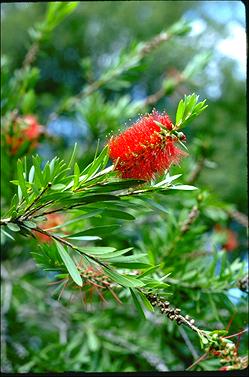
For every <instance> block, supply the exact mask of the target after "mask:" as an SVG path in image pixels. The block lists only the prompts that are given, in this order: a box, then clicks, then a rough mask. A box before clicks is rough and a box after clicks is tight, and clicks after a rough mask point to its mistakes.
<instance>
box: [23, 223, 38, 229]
mask: <svg viewBox="0 0 249 377" xmlns="http://www.w3.org/2000/svg"><path fill="white" fill-rule="evenodd" d="M23 224H24V225H25V226H27V227H28V228H31V229H34V228H36V223H35V222H33V221H24V222H23Z"/></svg>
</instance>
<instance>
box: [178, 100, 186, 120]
mask: <svg viewBox="0 0 249 377" xmlns="http://www.w3.org/2000/svg"><path fill="white" fill-rule="evenodd" d="M184 110H185V103H184V102H183V100H182V99H181V101H180V102H179V104H178V107H177V112H176V126H178V125H179V124H180V123H182V117H183V114H184Z"/></svg>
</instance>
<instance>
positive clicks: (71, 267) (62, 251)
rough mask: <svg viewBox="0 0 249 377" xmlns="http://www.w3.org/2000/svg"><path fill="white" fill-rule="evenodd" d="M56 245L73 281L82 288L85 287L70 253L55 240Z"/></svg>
mask: <svg viewBox="0 0 249 377" xmlns="http://www.w3.org/2000/svg"><path fill="white" fill-rule="evenodd" d="M55 244H56V247H57V250H58V252H59V254H60V256H61V259H62V260H63V262H64V263H65V266H66V268H67V270H68V272H69V274H70V276H71V277H72V279H73V281H74V282H75V283H76V284H77V285H79V286H80V287H82V285H83V283H82V279H81V276H80V273H79V271H78V269H77V267H76V265H75V263H74V261H73V260H72V258H71V257H70V256H69V254H68V252H67V251H66V250H65V249H64V247H63V246H62V245H61V244H60V243H59V242H58V241H56V240H55Z"/></svg>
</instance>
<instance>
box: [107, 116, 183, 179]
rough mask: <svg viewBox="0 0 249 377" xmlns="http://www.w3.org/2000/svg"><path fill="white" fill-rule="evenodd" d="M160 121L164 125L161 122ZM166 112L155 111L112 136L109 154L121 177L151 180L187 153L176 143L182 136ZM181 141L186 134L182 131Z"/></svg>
mask: <svg viewBox="0 0 249 377" xmlns="http://www.w3.org/2000/svg"><path fill="white" fill-rule="evenodd" d="M155 121H156V122H159V123H160V124H161V125H158V124H157V123H155ZM172 131H173V124H172V122H171V120H170V118H169V116H168V115H167V114H166V113H163V114H159V113H158V112H156V111H153V112H152V113H151V114H148V115H145V116H144V117H142V118H141V119H139V120H138V121H137V122H136V123H134V124H133V125H132V126H131V127H129V128H128V129H127V130H125V131H124V132H122V133H121V134H119V135H117V136H113V137H111V139H110V141H109V143H108V147H109V156H110V158H111V159H112V161H113V162H114V164H115V170H117V171H118V172H119V173H120V175H121V177H122V178H134V179H143V180H150V179H152V178H154V177H155V174H157V173H159V174H161V173H163V171H164V170H166V169H168V168H169V167H170V165H171V164H176V163H178V162H179V161H180V158H181V157H182V156H186V155H187V154H186V153H185V152H183V151H182V150H181V149H178V148H177V147H176V146H175V143H176V142H177V141H179V138H178V137H177V136H176V135H175V134H173V132H172ZM181 140H185V135H183V134H182V133H181Z"/></svg>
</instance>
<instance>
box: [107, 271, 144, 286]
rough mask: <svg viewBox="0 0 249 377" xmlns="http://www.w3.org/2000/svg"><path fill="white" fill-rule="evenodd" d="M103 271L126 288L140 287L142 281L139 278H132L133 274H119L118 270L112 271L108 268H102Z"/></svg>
mask: <svg viewBox="0 0 249 377" xmlns="http://www.w3.org/2000/svg"><path fill="white" fill-rule="evenodd" d="M103 269H104V271H105V273H106V274H107V275H108V276H109V277H110V278H111V279H112V280H114V281H116V283H118V284H120V285H122V286H124V287H128V288H135V287H142V286H144V283H143V282H141V281H140V280H138V279H136V278H134V277H133V276H127V275H125V276H124V275H121V274H119V273H118V272H115V271H112V270H110V269H109V268H105V267H104V268H103Z"/></svg>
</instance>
